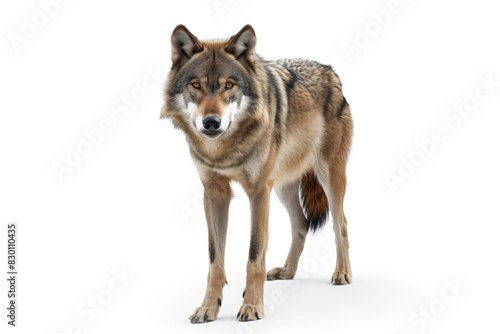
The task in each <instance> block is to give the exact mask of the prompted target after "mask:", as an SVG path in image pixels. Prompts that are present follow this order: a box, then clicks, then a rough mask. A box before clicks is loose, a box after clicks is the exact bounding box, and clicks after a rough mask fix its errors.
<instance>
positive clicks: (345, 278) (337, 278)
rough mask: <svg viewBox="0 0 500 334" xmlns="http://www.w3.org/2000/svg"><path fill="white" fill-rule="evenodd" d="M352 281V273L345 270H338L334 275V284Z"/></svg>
mask: <svg viewBox="0 0 500 334" xmlns="http://www.w3.org/2000/svg"><path fill="white" fill-rule="evenodd" d="M351 282H352V274H351V273H348V272H345V271H336V272H334V273H333V276H332V284H334V285H344V284H350V283H351Z"/></svg>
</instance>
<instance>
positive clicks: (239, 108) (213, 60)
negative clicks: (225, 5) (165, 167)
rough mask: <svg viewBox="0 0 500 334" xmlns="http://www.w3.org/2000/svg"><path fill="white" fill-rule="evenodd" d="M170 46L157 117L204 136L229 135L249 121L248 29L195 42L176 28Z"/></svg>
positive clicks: (251, 52) (252, 57)
mask: <svg viewBox="0 0 500 334" xmlns="http://www.w3.org/2000/svg"><path fill="white" fill-rule="evenodd" d="M171 43H172V70H171V71H170V74H169V78H168V82H167V87H166V91H165V101H166V102H165V106H164V108H163V110H162V117H170V118H172V120H173V121H174V124H175V125H176V126H180V127H182V128H184V129H185V130H186V129H191V130H193V131H192V132H193V133H194V134H195V135H197V136H202V137H203V138H210V139H215V138H218V137H221V136H223V135H225V134H230V133H231V132H232V131H234V130H235V129H236V128H237V126H238V123H240V122H243V121H244V120H245V119H246V118H247V117H248V115H249V112H248V111H249V110H250V109H251V108H250V106H251V105H252V104H253V103H252V101H253V99H254V98H255V96H256V92H255V81H254V80H255V79H254V78H252V75H251V74H252V73H253V72H254V71H255V68H254V66H255V62H256V60H257V55H256V54H255V43H256V36H255V32H254V30H253V28H252V27H251V26H250V25H246V26H245V27H243V29H241V30H240V32H238V33H237V34H236V35H234V36H233V37H231V38H230V39H229V40H228V41H226V42H200V41H199V40H198V39H197V38H196V37H195V36H194V35H193V34H192V33H191V32H190V31H189V30H188V29H187V28H186V27H185V26H183V25H179V26H177V27H176V28H175V29H174V31H173V33H172V38H171Z"/></svg>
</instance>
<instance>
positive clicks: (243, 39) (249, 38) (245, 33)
mask: <svg viewBox="0 0 500 334" xmlns="http://www.w3.org/2000/svg"><path fill="white" fill-rule="evenodd" d="M256 43H257V36H256V35H255V31H254V30H253V28H252V26H251V25H249V24H247V25H246V26H244V27H243V28H242V29H241V30H240V31H239V32H238V33H237V34H236V35H234V36H233V37H231V38H230V39H229V41H227V42H226V44H225V45H224V49H225V50H226V51H227V52H229V53H232V54H233V55H234V56H235V57H236V59H238V60H240V61H241V60H242V58H243V59H245V60H247V61H248V63H249V64H250V66H252V67H253V64H254V63H255V60H256V59H257V56H256V55H255V44H256Z"/></svg>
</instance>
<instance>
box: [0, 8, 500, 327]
mask: <svg viewBox="0 0 500 334" xmlns="http://www.w3.org/2000/svg"><path fill="white" fill-rule="evenodd" d="M42 2H44V0H42ZM220 3H223V4H224V3H226V4H228V5H227V6H229V7H227V8H226V11H225V12H222V13H221V12H218V11H217V9H216V7H215V5H217V4H219V5H220ZM389 3H390V1H389V0H377V1H368V0H365V1H356V2H354V1H353V2H348V1H342V2H341V1H332V2H327V1H323V2H320V1H313V0H308V1H296V2H293V1H250V0H239V1H238V0H232V1H229V0H221V1H212V0H207V1H201V0H199V1H192V0H191V1H184V2H180V1H176V2H174V1H168V2H167V1H153V0H146V1H118V0H115V1H105V2H103V1H96V0H93V1H76V0H74V1H69V2H68V3H67V4H63V5H59V9H58V10H57V13H55V14H54V15H53V17H50V18H49V19H48V22H47V23H46V25H45V26H43V27H40V28H38V32H37V33H36V34H34V36H31V37H30V38H27V39H26V40H25V43H24V44H21V45H19V46H18V48H17V52H16V48H15V47H13V45H12V43H11V42H10V41H9V36H10V38H12V36H13V35H12V34H17V35H19V36H21V35H22V29H23V26H24V25H25V24H26V23H25V21H24V20H23V18H26V19H27V20H28V21H31V22H33V15H35V16H36V15H37V13H39V12H40V11H41V10H42V9H41V7H40V4H39V3H38V2H37V1H35V0H29V1H16V2H15V3H14V2H8V3H7V2H2V5H1V6H0V21H1V29H2V32H1V33H2V42H1V43H0V48H1V55H2V61H1V62H0V73H1V79H0V80H1V81H0V84H1V87H0V88H1V91H2V95H1V96H2V98H1V99H0V112H1V114H0V115H1V116H0V157H1V158H0V159H1V160H0V162H1V163H0V221H1V226H2V230H1V232H0V233H1V234H0V236H1V237H2V238H0V242H1V243H2V245H1V249H2V250H1V252H2V254H5V249H6V247H5V233H6V225H7V223H8V222H17V223H18V224H19V231H18V232H19V233H18V236H19V254H18V256H19V272H20V276H19V286H18V289H19V299H18V304H19V309H18V327H16V328H15V329H14V330H12V329H11V328H9V330H12V333H14V332H16V333H43V334H48V333H65V332H66V333H191V332H192V333H255V332H257V333H293V332H300V333H302V332H304V331H305V330H307V331H308V332H311V333H312V332H325V333H326V332H328V333H384V334H387V333H389V334H391V333H394V334H399V333H412V334H413V333H421V332H425V333H471V332H488V333H494V332H498V328H499V326H498V322H497V321H496V320H495V319H496V318H497V317H498V313H499V311H500V309H499V306H498V299H499V297H500V293H499V285H498V280H499V279H500V277H499V270H498V254H499V250H500V249H499V248H500V246H499V243H498V234H499V232H500V230H499V227H498V224H499V223H500V214H499V211H498V203H499V189H500V179H499V176H498V171H499V169H500V162H499V159H498V154H499V150H498V143H499V139H500V134H499V133H500V132H499V131H498V126H499V123H500V116H499V107H500V97H499V96H500V87H495V88H493V92H492V93H491V94H490V95H489V96H488V97H487V98H485V99H483V100H481V101H479V103H478V106H477V107H476V108H474V110H473V111H472V112H470V115H469V117H468V118H466V119H463V121H462V122H461V123H460V124H459V125H458V123H452V122H446V121H445V120H444V119H443V116H444V115H445V114H446V112H447V110H448V109H449V108H453V106H454V105H460V104H463V102H464V100H467V101H469V102H470V101H473V99H472V100H471V97H472V96H474V93H475V90H476V88H477V87H478V86H481V81H480V77H483V78H488V77H489V76H490V77H491V78H492V80H493V81H496V82H498V81H500V69H499V62H498V60H499V59H500V45H499V43H498V42H499V37H498V33H499V31H500V21H499V20H498V8H495V7H494V5H493V4H494V2H493V1H487V0H476V1H450V0H449V1H439V2H437V1H430V0H426V1H425V0H421V1H409V0H401V2H400V5H399V12H398V13H397V14H394V15H391V19H390V22H389V23H388V24H386V26H384V27H381V28H380V25H378V27H379V28H380V29H379V31H376V29H377V24H375V25H373V22H376V21H375V19H374V17H373V14H371V13H372V11H375V12H380V11H381V10H385V9H387V8H388V6H389ZM41 22H42V24H43V23H44V22H43V17H42V21H41ZM180 23H182V24H185V25H186V26H187V27H188V28H189V29H190V30H191V31H192V32H193V33H194V34H195V35H197V36H198V37H199V38H200V39H209V38H228V37H229V36H231V35H233V34H235V33H236V32H237V31H238V30H239V29H240V28H241V27H242V26H243V25H245V24H247V23H250V24H252V25H253V27H254V28H255V31H256V33H257V38H258V43H257V51H258V53H259V54H261V55H263V56H264V57H265V58H267V59H277V58H285V57H303V58H311V59H314V60H318V61H320V62H323V63H328V64H332V65H333V67H334V68H335V70H336V71H337V73H338V74H339V76H340V77H341V79H342V82H343V84H344V93H345V96H346V97H347V100H348V101H349V103H350V105H351V109H352V113H353V118H354V124H355V133H354V140H353V146H352V151H351V156H350V161H349V165H348V183H349V185H348V191H347V195H346V200H345V212H346V217H347V219H348V222H349V238H350V245H351V248H350V251H351V264H352V268H353V280H354V282H353V283H352V284H351V285H349V286H332V285H330V284H329V282H330V277H331V274H332V273H333V270H334V266H335V254H334V253H333V254H330V253H329V250H331V249H329V248H328V247H326V248H325V247H324V246H322V245H324V244H325V240H326V243H328V240H332V237H333V231H332V223H331V222H329V223H328V225H327V226H326V228H325V229H324V230H323V231H322V232H321V233H320V234H317V235H314V236H313V235H310V236H309V237H308V240H307V243H306V248H305V250H304V253H303V255H302V259H301V262H300V266H301V272H300V273H299V274H297V277H296V280H294V281H279V282H267V283H266V286H265V300H266V313H267V314H266V318H265V319H264V320H262V321H259V322H254V323H251V324H242V323H239V322H238V321H237V320H236V314H237V312H238V309H239V306H240V304H241V302H242V299H241V293H242V291H243V288H244V280H245V266H246V259H247V256H248V244H249V229H250V218H249V205H248V200H247V199H246V197H245V195H244V193H243V191H242V190H241V187H240V186H239V185H235V186H234V190H235V194H236V197H235V199H234V200H233V202H232V204H231V211H230V223H229V232H228V245H227V260H226V261H227V264H226V271H227V277H228V283H229V285H228V286H226V288H225V290H224V301H223V305H222V308H221V310H220V313H219V320H217V321H215V322H212V323H209V324H204V325H191V324H190V323H189V321H188V317H189V316H190V315H191V313H192V312H193V310H194V309H195V308H196V307H197V306H199V304H200V303H201V301H202V298H203V294H204V291H205V284H206V274H207V270H208V254H207V232H206V225H205V221H204V214H203V212H202V210H200V206H199V194H200V192H201V190H202V187H201V184H200V182H199V179H198V176H197V173H196V171H195V169H194V167H193V164H192V162H191V159H190V157H189V154H188V147H187V144H186V143H185V139H184V137H183V134H182V133H181V132H179V131H175V130H174V129H173V127H172V125H171V124H170V122H168V121H159V120H158V117H159V113H160V108H161V105H162V95H161V94H162V89H161V86H160V85H158V84H156V87H155V88H153V89H149V90H147V91H146V96H144V100H142V101H140V102H138V103H137V106H135V108H131V109H130V113H129V114H128V115H124V114H122V113H116V112H115V111H116V108H117V106H119V105H120V106H122V107H123V103H122V102H121V98H122V97H123V94H128V95H130V94H131V93H132V92H133V91H137V90H140V86H141V85H142V82H143V80H144V79H145V78H147V77H148V75H149V74H148V70H147V69H148V68H149V69H156V68H158V69H161V71H163V72H166V71H167V70H168V68H169V67H170V44H169V43H170V42H169V41H170V34H171V32H172V30H173V29H174V27H175V26H176V25H177V24H180ZM367 26H368V27H369V28H370V27H371V29H373V30H372V31H371V32H370V33H371V35H372V37H369V42H367V43H366V44H367V45H366V46H363V47H360V48H359V49H358V53H357V54H354V55H352V57H350V59H348V58H349V57H346V55H345V54H344V53H343V52H342V49H341V45H345V44H343V43H348V44H351V45H353V46H355V44H354V42H355V38H356V36H357V34H358V31H359V30H358V29H360V30H364V29H365V28H366V27H367ZM358 37H359V36H358ZM358 42H359V41H358ZM365 42H366V41H365ZM358 45H359V43H358ZM349 60H350V61H349ZM164 76H165V73H163V77H164ZM149 83H150V84H155V81H152V80H150V81H149ZM138 87H139V88H138ZM481 92H483V93H484V92H487V91H486V90H484V89H483V90H481ZM476 101H477V100H476ZM120 117H121V118H120ZM103 119H110V120H111V121H112V122H113V130H112V131H111V132H110V133H108V134H105V135H104V136H103V139H102V142H101V143H100V144H99V145H97V146H95V147H93V149H92V152H91V153H90V154H89V155H88V156H86V157H84V158H83V159H82V161H81V162H80V164H79V165H78V166H76V167H75V168H73V169H72V171H71V172H70V173H69V172H68V173H65V174H64V175H63V177H62V181H60V180H58V177H57V176H56V173H55V172H54V170H53V166H52V165H53V163H54V162H59V163H65V159H66V155H67V154H68V151H67V149H68V148H67V147H70V148H73V149H75V148H76V147H77V145H79V143H81V142H82V141H85V136H84V135H83V131H90V130H92V129H95V128H97V127H98V126H99V124H100V122H101V121H102V120H103ZM453 125H455V127H453ZM436 128H440V129H442V130H443V131H444V133H445V136H446V140H445V141H444V142H443V143H439V144H436V145H435V148H434V150H433V151H432V152H431V153H430V154H429V155H428V156H426V157H425V159H424V161H422V163H421V165H419V166H416V167H415V170H414V171H413V173H412V174H411V175H409V176H407V177H405V178H404V183H398V184H397V185H396V186H395V189H391V187H390V186H389V184H388V182H387V181H386V176H385V175H386V173H388V172H392V173H397V169H398V166H399V163H400V162H399V160H398V159H399V158H398V157H400V156H401V157H403V158H405V159H409V157H410V155H412V154H413V155H415V156H418V154H419V153H418V152H417V153H415V152H416V151H417V150H418V147H417V145H416V144H415V141H416V140H424V139H426V138H430V137H431V134H432V132H433V131H434V129H436ZM289 244H290V226H289V222H288V216H287V214H286V212H285V210H284V209H283V207H282V206H281V205H280V204H279V201H278V200H277V199H276V197H275V195H274V194H273V198H272V203H271V216H270V243H269V251H268V253H267V254H268V256H267V266H268V269H271V268H272V267H274V266H281V265H283V263H284V260H285V257H286V254H287V252H288V248H289ZM325 254H326V255H327V256H325ZM1 259H2V262H4V261H5V256H4V255H2V256H1ZM1 267H2V268H3V269H2V271H3V270H4V268H5V265H4V263H2V266H1ZM113 270H116V271H122V270H125V271H126V272H127V273H128V275H130V276H133V279H132V280H131V281H129V282H128V283H127V286H125V287H124V288H123V289H122V291H121V292H117V293H114V294H112V293H111V292H109V291H107V290H106V289H108V284H109V283H110V282H111V283H113V282H114V281H113ZM5 272H6V269H5ZM2 277H4V276H3V275H2ZM447 281H449V282H458V284H459V285H461V286H462V288H463V290H460V292H459V293H458V296H455V295H454V294H453V293H451V292H449V291H447V290H446V289H447V283H446V282H447ZM5 283H6V281H5V280H4V279H2V284H0V288H1V292H0V296H2V297H1V301H0V303H1V305H2V307H1V309H2V310H4V311H2V315H1V319H2V324H1V325H0V327H1V328H2V333H3V332H4V329H5V328H8V327H10V326H7V325H6V317H5V312H6V311H5V307H4V305H6V303H7V298H6V291H7V286H6V284H5ZM118 285H119V284H116V283H115V287H116V286H118ZM442 293H445V294H446V293H447V294H446V295H445V296H446V297H447V299H446V300H447V301H449V299H453V301H452V302H449V303H444V302H442V301H440V298H441V296H442ZM110 296H111V297H110ZM95 297H99V298H101V301H105V302H106V303H107V304H106V305H104V306H103V309H102V311H100V312H95V317H94V318H93V319H91V320H90V315H88V313H87V315H84V316H82V314H81V312H78V311H77V309H78V308H79V307H83V308H84V309H85V310H87V311H88V310H89V308H88V306H86V305H85V303H86V302H87V299H88V298H95ZM105 297H108V299H106V298H105ZM452 297H453V298H452ZM82 303H83V304H82ZM429 307H431V308H432V309H433V310H434V311H431V313H430V316H431V317H429V318H428V320H422V319H426V318H424V317H422V316H421V315H420V313H419V312H422V309H423V308H429ZM432 312H434V313H432ZM410 319H413V320H414V321H418V322H417V324H415V323H414V322H411V320H410ZM430 319H432V320H430ZM75 324H76V325H75ZM72 326H77V330H74V331H72V330H71V327H72ZM66 327H68V328H69V329H70V330H65V328H66ZM9 333H10V332H9Z"/></svg>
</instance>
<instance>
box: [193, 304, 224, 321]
mask: <svg viewBox="0 0 500 334" xmlns="http://www.w3.org/2000/svg"><path fill="white" fill-rule="evenodd" d="M218 313H219V306H211V307H205V306H200V307H198V308H197V309H196V310H194V313H193V315H192V316H191V317H189V320H190V321H191V323H192V324H201V323H204V322H210V321H214V320H215V319H217V314H218Z"/></svg>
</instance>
